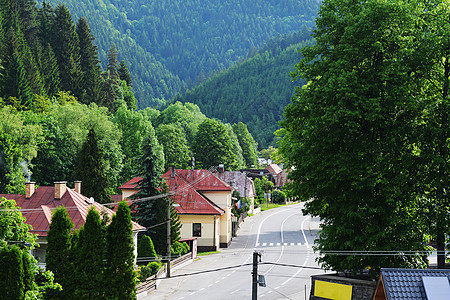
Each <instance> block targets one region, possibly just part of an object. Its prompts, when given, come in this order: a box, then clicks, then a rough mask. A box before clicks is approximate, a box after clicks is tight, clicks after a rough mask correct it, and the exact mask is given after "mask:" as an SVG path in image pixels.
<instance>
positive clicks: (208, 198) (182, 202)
mask: <svg viewBox="0 0 450 300" xmlns="http://www.w3.org/2000/svg"><path fill="white" fill-rule="evenodd" d="M162 177H163V178H164V179H165V180H166V183H167V185H168V187H169V190H170V191H171V192H172V193H173V200H174V202H175V203H176V204H177V206H175V209H176V211H177V213H178V215H179V216H180V221H181V224H182V227H181V229H180V235H181V239H192V238H197V247H198V251H199V252H202V251H216V250H218V249H219V247H221V248H226V247H228V246H229V244H230V242H231V237H232V230H231V228H232V227H231V226H232V224H231V205H232V204H231V192H232V191H233V189H232V187H230V186H229V185H228V184H226V183H225V182H223V181H222V180H220V179H219V178H217V177H216V176H214V174H213V173H211V172H209V171H207V170H181V169H174V168H172V169H171V170H169V171H168V172H166V173H165V174H164V175H163V176H162ZM141 179H142V178H139V177H136V178H133V179H132V180H130V181H128V182H127V183H125V184H124V185H122V186H121V187H119V189H121V190H122V199H126V198H128V197H129V196H130V195H132V194H134V193H136V192H137V191H138V184H137V183H138V182H139V181H140V180H141Z"/></svg>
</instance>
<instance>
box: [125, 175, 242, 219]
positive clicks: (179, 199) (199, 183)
mask: <svg viewBox="0 0 450 300" xmlns="http://www.w3.org/2000/svg"><path fill="white" fill-rule="evenodd" d="M170 175H171V171H170V170H169V171H168V172H166V173H165V174H164V175H162V177H163V178H164V179H165V180H166V183H167V185H168V187H169V190H170V191H171V192H173V193H174V196H173V199H174V201H175V202H176V203H177V204H179V205H180V206H176V207H175V208H176V210H177V212H178V213H179V214H197V215H222V214H223V213H224V210H223V209H221V208H220V207H218V206H217V205H216V204H214V202H212V201H211V200H209V199H208V198H207V197H206V196H204V195H203V194H201V192H207V191H232V190H233V189H232V187H230V186H229V185H228V184H226V183H225V182H224V181H222V180H220V179H219V178H217V177H216V176H214V174H213V173H211V172H209V171H207V170H181V169H177V170H175V177H174V178H171V177H170ZM141 179H142V178H141V177H135V178H133V179H131V180H130V181H128V182H127V183H125V184H124V185H122V186H121V187H120V189H137V182H139V181H140V180H141Z"/></svg>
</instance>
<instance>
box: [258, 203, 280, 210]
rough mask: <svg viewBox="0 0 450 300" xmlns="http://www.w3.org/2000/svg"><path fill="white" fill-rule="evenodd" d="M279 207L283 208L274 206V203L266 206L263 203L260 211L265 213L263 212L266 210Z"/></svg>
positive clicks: (277, 205) (278, 205)
mask: <svg viewBox="0 0 450 300" xmlns="http://www.w3.org/2000/svg"><path fill="white" fill-rule="evenodd" d="M280 206H284V204H276V203H269V204H267V203H264V204H261V205H260V207H261V211H265V210H268V209H271V208H277V207H280Z"/></svg>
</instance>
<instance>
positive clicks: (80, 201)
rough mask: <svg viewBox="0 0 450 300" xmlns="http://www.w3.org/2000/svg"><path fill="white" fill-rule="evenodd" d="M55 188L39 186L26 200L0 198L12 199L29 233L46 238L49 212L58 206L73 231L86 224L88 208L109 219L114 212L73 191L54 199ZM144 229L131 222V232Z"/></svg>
mask: <svg viewBox="0 0 450 300" xmlns="http://www.w3.org/2000/svg"><path fill="white" fill-rule="evenodd" d="M54 196H55V187H53V186H41V187H38V188H37V189H36V190H35V191H34V193H33V195H31V197H30V198H28V199H26V198H25V195H17V194H16V195H12V194H0V197H5V198H6V199H9V200H12V199H14V200H15V201H16V203H17V206H19V207H20V208H21V209H22V215H23V216H24V217H25V218H26V219H27V220H26V223H27V224H30V225H31V226H32V227H33V229H32V230H31V231H30V232H31V233H34V234H38V235H39V236H47V231H48V230H49V227H50V220H51V210H52V209H54V208H56V207H58V206H65V207H66V208H67V212H68V214H69V217H70V219H71V220H72V222H73V224H74V229H79V228H80V227H81V226H82V225H84V223H85V222H86V215H87V213H88V210H89V208H90V206H92V205H93V206H95V208H96V209H97V211H98V212H99V213H101V212H105V213H106V214H107V215H108V216H109V217H110V219H111V217H112V215H113V214H114V211H112V210H111V209H109V208H107V207H105V206H103V205H102V204H100V203H97V202H93V203H90V201H89V199H88V198H87V197H85V196H83V195H81V194H80V193H77V192H76V191H75V190H72V189H70V188H67V189H66V192H65V193H64V194H63V196H62V197H61V199H55V197H54ZM144 229H145V228H144V227H143V226H141V225H139V224H137V223H135V222H133V231H139V230H144Z"/></svg>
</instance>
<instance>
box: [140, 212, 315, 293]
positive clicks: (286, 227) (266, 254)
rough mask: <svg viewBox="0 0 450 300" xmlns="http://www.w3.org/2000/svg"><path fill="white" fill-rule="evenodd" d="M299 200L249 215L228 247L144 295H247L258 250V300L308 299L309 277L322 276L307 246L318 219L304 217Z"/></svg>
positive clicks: (163, 281) (189, 266) (164, 281)
mask: <svg viewBox="0 0 450 300" xmlns="http://www.w3.org/2000/svg"><path fill="white" fill-rule="evenodd" d="M301 207H302V204H296V205H290V206H285V207H280V208H276V209H271V210H268V211H265V212H262V213H260V214H257V215H254V216H252V217H248V218H247V219H246V220H245V222H243V223H242V224H241V227H240V229H239V231H238V236H237V237H235V238H233V241H232V243H231V245H230V247H229V248H227V249H221V250H220V253H218V254H212V255H208V256H202V257H200V258H199V259H198V260H196V261H195V262H193V263H191V264H189V265H187V266H184V267H182V268H180V269H178V270H176V271H174V272H172V278H170V279H163V280H161V282H160V284H159V286H158V289H157V290H155V291H154V292H152V293H151V294H149V295H148V296H147V297H145V298H143V299H176V300H181V299H186V300H189V299H251V297H252V275H251V272H252V261H253V252H254V251H255V250H256V251H258V252H260V253H261V262H260V263H259V264H258V274H259V275H264V277H265V281H266V285H267V286H266V287H259V286H258V299H264V300H265V299H269V300H270V299H296V300H297V299H305V291H306V298H309V292H310V285H311V279H310V275H313V274H321V273H323V271H322V270H317V269H310V268H308V267H315V268H318V265H317V263H316V262H315V258H316V255H315V254H314V252H313V250H312V248H311V245H312V243H313V241H314V239H315V237H316V235H317V231H318V228H319V226H318V225H319V222H318V220H317V219H311V218H310V217H309V216H303V214H302V212H301Z"/></svg>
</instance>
